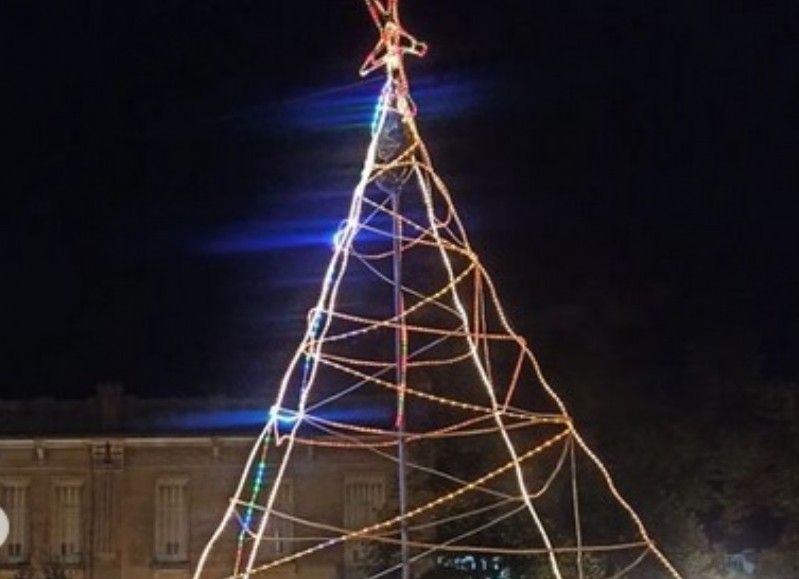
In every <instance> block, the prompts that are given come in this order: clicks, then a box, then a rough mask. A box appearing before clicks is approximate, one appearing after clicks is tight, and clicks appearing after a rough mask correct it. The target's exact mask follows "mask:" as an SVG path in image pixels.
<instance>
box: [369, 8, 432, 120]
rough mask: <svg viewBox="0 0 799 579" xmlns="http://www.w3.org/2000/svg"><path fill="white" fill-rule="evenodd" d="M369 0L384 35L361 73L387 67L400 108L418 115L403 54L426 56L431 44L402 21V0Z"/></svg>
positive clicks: (371, 13) (371, 11) (402, 111)
mask: <svg viewBox="0 0 799 579" xmlns="http://www.w3.org/2000/svg"><path fill="white" fill-rule="evenodd" d="M365 1H366V6H367V8H369V14H370V15H371V16H372V20H373V21H374V23H375V26H377V29H378V31H379V32H380V39H379V40H378V41H377V44H376V45H375V47H374V48H373V49H372V52H370V53H369V55H368V56H367V57H366V60H364V62H363V64H362V65H361V69H360V75H361V76H366V75H368V74H369V73H371V72H374V71H375V70H377V69H379V68H381V67H385V68H386V75H387V77H388V78H387V80H388V81H391V82H394V83H395V84H396V97H397V105H398V107H399V112H400V113H402V114H405V113H409V114H411V115H414V114H415V113H416V109H415V107H414V105H413V101H412V100H411V99H410V94H409V90H408V78H407V76H406V75H405V68H404V66H403V64H404V63H403V58H404V56H405V55H406V54H412V55H414V56H420V57H421V56H424V55H425V54H426V53H427V45H426V44H425V43H424V42H419V41H418V40H416V38H414V37H413V36H411V35H410V34H409V33H408V32H407V31H406V30H405V29H404V28H403V27H402V24H400V19H399V13H398V4H399V0H388V4H387V5H386V4H385V2H381V0H365ZM406 107H407V108H406Z"/></svg>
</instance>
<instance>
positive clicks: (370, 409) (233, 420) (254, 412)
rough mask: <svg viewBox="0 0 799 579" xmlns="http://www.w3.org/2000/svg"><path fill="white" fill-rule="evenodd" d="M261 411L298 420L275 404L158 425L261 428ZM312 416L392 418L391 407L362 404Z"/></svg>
mask: <svg viewBox="0 0 799 579" xmlns="http://www.w3.org/2000/svg"><path fill="white" fill-rule="evenodd" d="M264 414H267V416H268V417H270V418H271V417H272V416H275V417H276V421H277V422H278V424H280V425H281V426H291V425H293V424H294V423H296V422H297V420H298V419H299V417H298V414H297V413H296V412H295V411H292V410H287V409H279V410H277V409H274V407H273V408H272V409H270V410H269V411H267V412H266V413H265V412H264V410H263V409H261V410H258V409H246V410H245V409H237V410H215V411H214V410H209V411H206V412H192V413H188V414H184V415H182V416H177V417H171V418H169V419H168V420H165V421H163V423H162V424H161V426H163V427H165V428H169V429H170V430H171V429H175V430H178V431H181V430H182V431H195V430H211V431H225V430H240V429H248V428H253V429H260V428H261V427H262V426H263V424H264ZM313 416H314V417H318V418H319V419H322V420H330V421H333V422H352V423H355V424H375V423H379V424H382V423H385V422H387V421H390V420H391V408H383V407H382V406H381V405H368V406H367V405H364V406H359V407H348V408H324V407H323V408H318V409H316V410H314V411H313Z"/></svg>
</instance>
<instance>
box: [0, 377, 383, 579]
mask: <svg viewBox="0 0 799 579" xmlns="http://www.w3.org/2000/svg"><path fill="white" fill-rule="evenodd" d="M109 396H110V397H111V398H112V400H110V401H109V399H108V398H109ZM258 407H259V402H258V401H253V400H246V401H244V400H236V401H232V400H227V399H208V400H205V399H203V400H191V401H187V400H180V401H177V400H171V401H170V400H159V401H153V400H149V401H147V400H135V399H130V398H125V397H124V396H121V395H120V394H119V393H116V392H114V391H112V392H110V393H109V392H101V395H100V396H99V397H98V398H97V399H96V400H88V401H73V402H61V403H59V402H56V401H41V400H40V401H31V402H14V403H10V402H0V412H2V413H3V416H4V417H5V419H6V420H5V421H4V422H3V427H2V431H0V506H1V507H2V508H3V510H4V511H5V512H6V513H7V515H8V517H9V520H10V523H11V524H10V535H9V537H8V540H7V541H6V542H5V544H4V545H3V546H2V548H0V579H11V578H12V577H21V576H23V573H24V571H25V570H34V571H36V570H41V569H43V568H44V567H45V566H47V565H48V564H56V565H57V566H58V567H60V568H63V569H64V570H66V571H67V572H68V574H69V576H70V577H78V578H81V579H185V578H188V577H190V576H191V572H192V569H193V568H194V566H195V564H196V562H197V560H198V558H199V556H200V553H201V551H202V549H203V547H204V546H205V543H206V541H207V540H208V538H209V537H210V536H211V534H212V532H213V531H214V529H215V526H216V525H217V524H218V522H219V520H220V519H221V516H222V513H223V512H224V510H225V509H226V508H227V506H228V504H229V497H230V496H231V493H232V491H233V489H234V488H235V485H236V484H237V483H238V480H239V477H240V475H241V470H242V465H243V464H244V462H245V460H246V457H247V454H248V452H249V451H250V448H251V445H252V442H253V441H254V438H255V435H256V433H257V427H256V430H255V431H254V432H251V434H249V435H248V434H242V433H233V432H230V431H229V430H230V429H227V430H225V429H220V428H218V427H211V426H208V427H206V428H205V430H207V431H208V432H205V433H203V432H202V430H203V428H201V427H198V424H199V423H198V422H197V421H196V420H195V422H194V423H189V426H190V428H187V427H186V424H187V422H186V421H185V420H183V419H184V418H185V417H187V416H189V417H194V418H197V417H203V416H206V417H214V416H227V417H228V418H229V417H230V415H231V413H236V412H238V413H239V415H241V416H245V415H247V413H250V415H251V414H252V413H253V412H258V411H257V409H258ZM260 408H264V406H260ZM70 409H71V412H70ZM48 410H49V411H51V412H49V413H50V414H51V415H53V414H55V415H57V414H58V413H59V412H61V413H64V412H66V413H67V414H71V415H72V417H71V419H69V420H67V422H64V423H61V422H57V421H56V422H53V423H52V424H51V425H50V426H51V427H50V428H49V429H46V428H43V427H42V425H41V422H40V421H36V423H35V424H33V425H30V424H28V426H25V425H24V424H22V423H20V420H22V421H24V419H25V417H26V416H28V417H30V416H36V417H39V418H41V417H43V416H45V415H47V414H48ZM56 410H57V411H56ZM147 411H149V412H147ZM260 414H263V412H262V411H260ZM156 417H161V419H163V418H164V417H166V420H161V421H160V422H159V420H156V419H155V418H156ZM51 418H52V417H51ZM62 418H66V417H62ZM56 420H57V417H56ZM228 422H230V421H229V420H228ZM15 424H16V429H15V426H14V425H15ZM37 424H38V428H37V430H39V431H40V432H41V433H40V434H38V435H34V433H33V432H31V430H32V427H34V426H36V425H37ZM169 424H171V425H173V429H174V431H175V432H174V433H172V434H168V433H165V432H164V428H163V426H164V425H169ZM159 425H160V427H159ZM237 428H238V427H237ZM147 429H149V430H150V432H149V433H148V432H146V430H147ZM47 430H50V431H52V432H54V433H56V434H47V433H46V431H47ZM136 430H138V432H136V433H134V432H133V431H136ZM238 430H241V429H240V428H238ZM80 431H83V432H85V433H89V434H82V435H79V434H77V433H78V432H80ZM92 431H95V432H93V433H92ZM59 432H60V433H59ZM339 458H340V457H339ZM383 468H384V467H383ZM268 472H269V469H268V467H267V473H268ZM267 477H268V474H267ZM391 485H392V479H391V473H388V472H385V471H381V470H380V466H379V463H377V462H376V461H374V460H371V459H370V457H369V455H368V454H365V453H364V454H358V453H352V454H351V458H349V459H348V461H347V462H342V461H341V460H338V459H337V460H332V459H331V457H330V456H326V451H325V449H324V448H315V447H312V446H311V447H307V448H302V449H298V450H297V451H296V452H295V455H294V457H293V460H292V463H291V470H290V472H288V473H287V477H286V478H284V481H283V485H282V487H281V489H280V491H279V494H278V497H277V500H278V503H279V504H278V505H276V508H278V509H279V510H280V511H282V512H286V513H290V514H292V516H295V517H297V518H298V519H297V520H302V519H304V518H307V519H312V520H316V521H322V522H324V523H325V524H328V525H330V527H331V528H358V527H360V526H363V525H364V524H367V523H368V522H370V521H371V520H374V518H375V517H376V516H377V514H378V511H380V510H381V509H382V508H383V507H384V505H385V502H386V499H387V497H388V496H389V494H390V493H391V488H390V487H391ZM298 525H299V523H296V522H294V521H292V520H291V519H280V520H278V519H275V520H274V522H273V523H270V527H269V528H267V533H266V534H267V538H266V542H265V544H264V545H263V546H262V548H261V550H260V557H261V559H262V560H264V561H267V560H269V558H272V557H274V558H276V557H283V556H285V555H287V554H290V553H291V552H293V550H295V549H299V548H301V546H302V539H301V537H300V535H307V534H308V529H299V528H298ZM236 537H237V529H232V528H231V529H226V532H225V533H224V534H223V538H222V539H221V540H222V541H224V542H227V544H226V545H225V548H223V549H218V550H217V551H216V553H218V555H216V557H217V559H215V560H212V561H211V563H212V566H213V568H214V569H218V576H220V577H222V576H226V575H228V574H230V572H231V569H232V558H233V556H234V553H235V547H236ZM223 554H229V555H230V559H227V560H223V559H222V558H221V557H222V556H223ZM362 556H363V554H362V553H360V552H359V549H358V545H357V544H346V545H345V546H343V547H341V546H340V547H338V548H332V549H326V550H324V551H320V552H319V553H318V554H317V555H314V556H313V557H307V558H302V559H301V560H299V561H298V562H297V563H290V564H288V565H285V566H281V567H279V568H277V573H276V576H285V577H295V576H302V577H303V578H309V579H315V578H319V579H337V578H344V577H348V576H352V575H354V574H356V573H357V569H358V566H359V563H360V560H361V558H362Z"/></svg>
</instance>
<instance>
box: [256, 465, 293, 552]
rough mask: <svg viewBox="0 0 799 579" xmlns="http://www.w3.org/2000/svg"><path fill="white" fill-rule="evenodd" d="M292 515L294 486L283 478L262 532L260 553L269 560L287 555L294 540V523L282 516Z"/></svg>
mask: <svg viewBox="0 0 799 579" xmlns="http://www.w3.org/2000/svg"><path fill="white" fill-rule="evenodd" d="M284 513H285V514H287V515H293V514H294V485H293V484H292V481H291V480H290V479H287V478H284V479H283V482H282V483H281V484H280V488H279V489H278V491H277V496H276V497H275V504H274V507H273V509H272V513H271V514H270V516H269V522H268V523H267V525H266V529H265V530H264V540H263V545H264V546H263V547H262V553H263V554H264V555H265V556H266V557H268V558H271V559H275V558H279V557H282V556H284V555H288V554H290V553H291V551H292V548H291V547H292V541H293V540H294V522H293V521H291V520H289V519H287V518H286V517H284V516H283V514H284Z"/></svg>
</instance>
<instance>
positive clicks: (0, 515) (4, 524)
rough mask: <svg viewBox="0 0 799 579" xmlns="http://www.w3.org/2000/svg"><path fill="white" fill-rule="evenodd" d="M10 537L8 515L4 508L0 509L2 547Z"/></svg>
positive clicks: (0, 540) (0, 544) (0, 542)
mask: <svg viewBox="0 0 799 579" xmlns="http://www.w3.org/2000/svg"><path fill="white" fill-rule="evenodd" d="M6 539H8V516H6V513H5V511H4V510H3V509H0V547H2V546H3V543H5V542H6Z"/></svg>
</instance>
